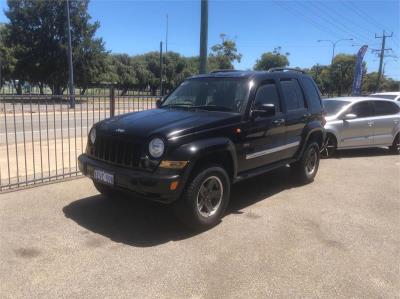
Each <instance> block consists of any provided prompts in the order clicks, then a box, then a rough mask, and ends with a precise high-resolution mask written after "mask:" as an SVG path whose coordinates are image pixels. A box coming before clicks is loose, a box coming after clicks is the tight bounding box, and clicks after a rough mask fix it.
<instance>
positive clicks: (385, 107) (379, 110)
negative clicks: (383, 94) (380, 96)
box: [374, 101, 399, 115]
mask: <svg viewBox="0 0 400 299" xmlns="http://www.w3.org/2000/svg"><path fill="white" fill-rule="evenodd" d="M374 108H375V115H391V114H396V113H398V112H399V107H397V105H396V104H395V103H390V102H384V101H382V102H381V101H374Z"/></svg>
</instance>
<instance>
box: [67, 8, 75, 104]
mask: <svg viewBox="0 0 400 299" xmlns="http://www.w3.org/2000/svg"><path fill="white" fill-rule="evenodd" d="M65 9H66V11H67V29H68V71H69V95H70V108H75V89H74V67H73V64H72V42H71V22H70V19H69V2H68V0H67V1H66V3H65Z"/></svg>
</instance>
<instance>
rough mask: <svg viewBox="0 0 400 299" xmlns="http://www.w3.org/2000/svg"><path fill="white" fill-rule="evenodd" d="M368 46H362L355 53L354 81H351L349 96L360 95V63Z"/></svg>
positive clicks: (361, 75) (361, 73) (361, 74)
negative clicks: (351, 86)
mask: <svg viewBox="0 0 400 299" xmlns="http://www.w3.org/2000/svg"><path fill="white" fill-rule="evenodd" d="M367 49H368V46H367V45H364V46H362V47H361V48H360V50H358V53H357V60H356V67H355V69H354V79H353V88H352V91H351V94H352V95H353V96H359V95H361V84H362V77H363V72H362V63H363V59H364V55H365V53H366V52H367Z"/></svg>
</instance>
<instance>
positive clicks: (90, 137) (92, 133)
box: [89, 128, 96, 144]
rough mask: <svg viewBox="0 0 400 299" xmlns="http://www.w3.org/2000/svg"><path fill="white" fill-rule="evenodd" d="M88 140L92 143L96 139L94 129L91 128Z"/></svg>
mask: <svg viewBox="0 0 400 299" xmlns="http://www.w3.org/2000/svg"><path fill="white" fill-rule="evenodd" d="M89 140H90V142H91V143H92V144H94V142H95V141H96V129H95V128H92V129H91V130H90V133H89Z"/></svg>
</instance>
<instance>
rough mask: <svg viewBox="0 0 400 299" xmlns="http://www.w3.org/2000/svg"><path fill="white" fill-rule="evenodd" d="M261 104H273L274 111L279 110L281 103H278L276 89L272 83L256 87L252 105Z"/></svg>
mask: <svg viewBox="0 0 400 299" xmlns="http://www.w3.org/2000/svg"><path fill="white" fill-rule="evenodd" d="M261 104H274V105H275V107H276V111H277V112H280V111H281V105H280V103H279V95H278V90H277V88H276V86H275V84H274V83H268V84H265V85H261V86H260V87H259V88H258V89H257V94H256V99H255V101H254V106H257V105H261Z"/></svg>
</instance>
